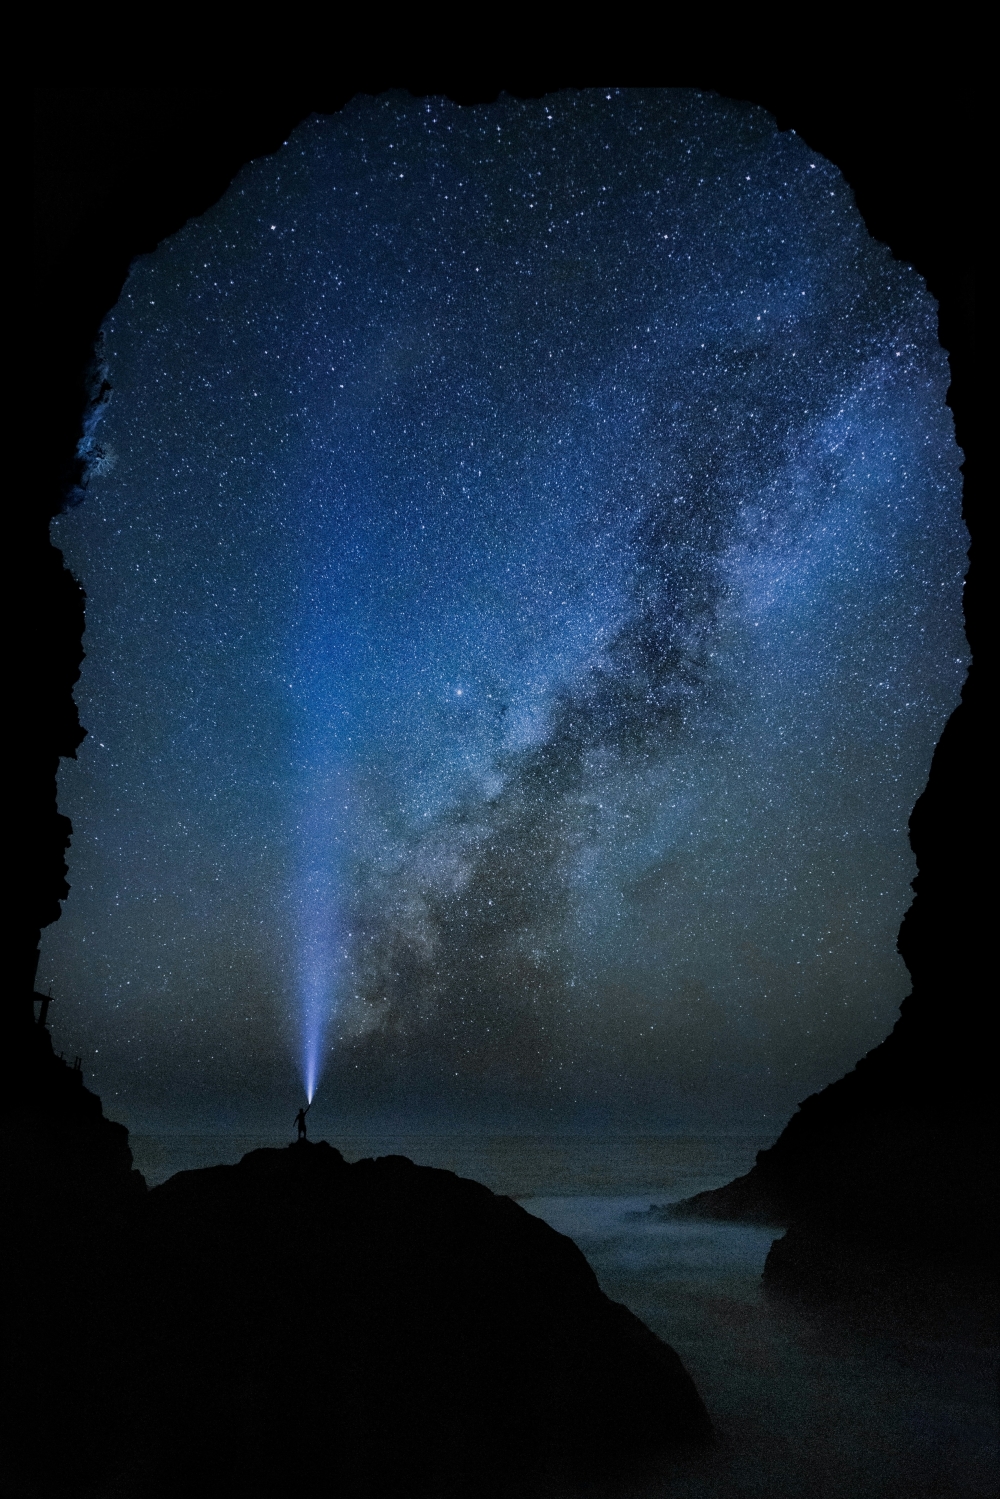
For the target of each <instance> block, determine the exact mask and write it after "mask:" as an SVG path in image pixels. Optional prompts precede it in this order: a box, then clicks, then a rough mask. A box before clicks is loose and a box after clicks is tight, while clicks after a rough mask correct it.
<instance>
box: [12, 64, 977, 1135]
mask: <svg viewBox="0 0 1000 1499" xmlns="http://www.w3.org/2000/svg"><path fill="white" fill-rule="evenodd" d="M936 324H937V314H936V304H935V303H934V301H933V300H932V298H931V297H930V296H929V295H928V293H927V291H926V289H925V287H924V285H923V283H922V281H921V280H920V278H919V277H918V276H917V275H916V274H915V273H914V272H913V271H912V270H911V269H910V268H908V267H907V266H905V265H903V264H901V263H900V262H898V261H896V260H894V259H893V258H892V256H891V254H890V252H889V251H888V249H887V248H886V247H885V246H883V245H880V244H877V243H876V242H875V241H873V240H872V239H870V237H869V236H868V234H867V231H866V229H865V227H864V224H863V223H862V220H861V218H860V216H859V214H858V212H857V210H856V208H855V206H854V203H853V199H852V197H851V193H850V190H849V189H848V187H847V185H846V184H845V183H844V181H843V179H842V178H841V176H840V174H839V172H838V171H837V170H836V169H835V168H834V167H832V166H831V165H830V164H829V163H828V162H826V161H825V160H824V159H823V158H821V157H818V156H816V155H815V154H814V153H812V152H811V151H810V150H809V149H808V148H807V147H806V146H805V145H804V143H803V142H802V141H801V140H800V139H799V138H798V137H797V136H795V135H794V134H793V133H791V132H789V133H784V134H782V133H780V132H778V131H777V129H776V128H775V125H774V122H773V121H772V120H771V118H770V117H769V116H768V115H767V114H766V113H764V111H762V110H760V109H758V108H756V107H753V106H750V105H746V104H741V103H736V102H732V101H728V100H723V99H720V98H717V97H715V96H712V95H704V94H697V93H694V92H689V91H683V90H681V91H674V90H648V91H632V90H625V91H619V92H614V91H612V92H608V91H606V90H589V91H585V92H583V93H565V94H554V95H551V96H549V97H548V98H546V99H544V100H542V101H538V102H530V103H520V102H517V101H513V100H508V99H501V100H500V101H499V102H498V103H497V104H495V105H491V106H484V107H476V108H462V107H459V106H457V105H453V104H450V103H447V102H442V101H433V100H431V101H428V100H420V99H413V98H411V97H409V96H408V95H404V94H390V95H383V96H382V97H380V98H377V99H370V98H369V99H358V100H356V101H354V102H353V103H352V104H350V105H349V106H348V107H347V108H346V109H345V110H344V111H343V112H341V113H340V114H337V115H333V116H328V117H322V118H319V117H316V118H313V119H312V120H310V121H308V122H307V123H305V124H304V125H302V126H301V127H300V128H299V129H297V130H296V131H295V133H294V134H293V135H292V136H291V138H290V139H289V140H288V142H287V143H286V144H285V146H284V147H283V148H282V150H281V151H279V152H278V153H277V154H276V155H274V156H271V157H268V158H265V159H263V160H261V161H258V162H256V163H253V164H252V165H250V166H248V167H246V168H245V169H244V170H243V171H242V172H241V173H240V175H239V176H238V177H237V179H236V180H235V182H234V183H233V185H232V186H231V187H230V189H229V191H228V192H227V193H226V195H225V196H224V197H223V199H222V200H221V201H220V202H219V203H218V204H217V205H216V206H215V207H214V208H213V209H211V210H210V211H209V212H208V213H207V214H205V215H204V216H203V217H201V218H199V219H197V220H194V221H192V222H191V223H189V224H188V225H187V226H186V227H185V228H184V229H183V230H181V231H180V232H179V233H178V234H176V235H174V236H173V237H172V238H171V239H169V240H167V241H166V242H165V243H164V244H163V245H161V246H160V248H159V249H158V250H157V251H156V253H155V254H153V255H150V256H147V257H144V258H142V259H141V260H139V261H138V262H137V263H136V264H135V265H134V267H133V269H132V272H131V275H130V277H129V280H128V282H127V284H126V287H125V291H124V293H123V295H122V298H121V300H120V302H119V303H118V306H117V307H116V308H115V310H114V312H113V313H112V315H111V316H110V317H109V318H108V320H107V323H106V325H105V332H104V338H103V344H102V357H103V359H104V360H105V362H106V366H107V372H108V379H109V380H110V383H111V386H112V394H111V397H110V400H109V402H108V404H107V406H106V408H105V411H104V415H103V417H102V420H101V421H100V423H99V424H98V425H97V426H96V427H95V429H94V430H93V431H92V433H91V434H90V435H89V436H88V438H87V439H86V446H87V449H88V452H89V457H90V465H91V466H90V482H89V485H88V486H87V488H86V491H85V494H84V496H83V498H82V502H81V503H79V504H78V505H76V506H75V507H74V508H72V509H70V510H69V511H67V513H66V514H65V515H64V516H63V517H62V518H60V520H59V521H58V522H57V523H56V526H55V540H56V544H57V545H59V546H61V547H62V548H63V549H64V551H65V554H66V558H67V561H68V563H69V565H70V566H71V567H72V569H73V571H74V572H75V574H76V575H77V577H78V578H79V579H80V580H81V582H82V584H83V585H84V587H85V589H86V591H87V596H88V603H87V633H86V636H85V646H86V650H87V659H86V661H85V663H84V667H83V673H82V678H81V681H80V683H79V685H78V688H77V699H78V702H79V704H80V709H81V716H82V719H83V722H84V724H85V725H86V726H87V728H88V730H89V735H88V738H87V739H86V740H85V741H84V744H83V746H82V748H81V750H80V752H79V759H78V761H77V762H75V763H72V762H70V763H68V764H66V765H65V766H64V769H63V771H62V774H61V778H60V804H61V807H62V810H63V811H65V812H67V813H68V814H69V815H70V816H71V817H72V819H73V823H74V829H75V831H74V837H73V845H72V849H71V851H70V855H69V859H70V875H69V878H70V883H71V886H72V893H71V895H70V897H69V900H68V901H67V903H66V906H65V909H64V914H63V916H62V919H61V920H60V921H59V922H58V923H57V924H56V925H55V926H54V927H52V928H50V929H49V931H48V933H47V934H46V937H45V941H44V946H43V957H42V964H41V968H40V972H39V988H40V989H42V990H43V991H44V990H45V989H46V988H48V987H49V985H50V984H51V987H52V992H53V994H54V996H55V999H54V1001H53V1006H52V1012H51V1020H52V1028H53V1035H54V1040H55V1042H56V1045H57V1049H65V1050H66V1051H67V1052H68V1053H71V1054H72V1053H76V1052H79V1053H80V1054H82V1056H83V1059H84V1068H85V1072H86V1075H87V1078H88V1081H89V1082H90V1084H91V1086H93V1087H95V1088H96V1090H97V1091H99V1092H100V1093H101V1094H102V1095H103V1097H104V1102H105V1107H106V1109H107V1110H108V1112H109V1113H110V1114H111V1115H112V1116H113V1117H118V1118H123V1119H124V1120H125V1122H127V1123H132V1124H140V1125H141V1124H142V1123H143V1122H147V1123H148V1122H149V1121H155V1122H159V1123H160V1124H168V1123H170V1124H174V1125H176V1126H178V1127H180V1126H182V1125H183V1124H185V1123H190V1124H192V1125H197V1126H199V1127H204V1126H206V1125H208V1124H213V1125H225V1124H233V1125H235V1124H238V1123H242V1122H247V1123H249V1122H250V1121H254V1120H261V1119H264V1118H265V1117H268V1118H269V1117H272V1116H273V1117H274V1118H276V1119H282V1118H284V1116H285V1114H287V1113H288V1111H289V1108H292V1109H294V1108H295V1107H297V1106H298V1102H299V1098H300V1096H301V1093H302V1088H303V1079H304V1078H306V1077H307V1076H308V1075H310V1074H315V1075H317V1076H321V1082H320V1086H319V1092H318V1095H317V1110H322V1111H324V1113H325V1114H326V1116H327V1117H330V1118H335V1117H336V1118H342V1119H345V1120H346V1119H351V1120H355V1121H361V1120H367V1121H370V1122H378V1121H381V1120H389V1119H393V1120H402V1119H405V1120H407V1121H409V1122H411V1123H417V1122H420V1121H427V1122H430V1123H433V1124H443V1123H459V1122H460V1123H462V1124H463V1126H464V1125H465V1124H479V1125H483V1126H488V1127H503V1128H532V1129H533V1128H553V1129H556V1128H563V1127H566V1128H569V1127H601V1126H612V1127H622V1128H627V1127H634V1128H652V1127H660V1126H664V1127H666V1126H670V1125H678V1124H679V1125H682V1126H683V1125H687V1124H698V1125H704V1124H706V1123H710V1122H711V1123H716V1124H718V1125H720V1126H721V1127H726V1126H728V1125H731V1124H733V1123H736V1122H739V1121H741V1120H751V1119H753V1120H764V1119H765V1118H766V1119H767V1120H768V1121H769V1122H772V1123H773V1125H774V1128H775V1130H777V1129H778V1128H780V1125H781V1124H782V1123H783V1122H784V1118H785V1116H786V1115H787V1114H788V1112H789V1111H790V1109H791V1108H792V1107H793V1106H794V1104H795V1102H796V1101H798V1100H799V1099H800V1098H802V1097H804V1096H805V1095H806V1093H808V1092H810V1091H811V1090H812V1089H814V1088H815V1087H817V1086H819V1085H822V1084H823V1083H824V1082H828V1081H831V1080H832V1079H833V1078H835V1077H836V1076H838V1075H839V1074H840V1073H842V1072H843V1071H844V1070H845V1069H846V1068H848V1067H849V1066H851V1065H852V1064H853V1062H854V1061H855V1060H856V1059H857V1057H858V1056H859V1055H860V1054H861V1053H863V1052H864V1051H865V1050H866V1049H868V1048H869V1047H870V1046H872V1045H874V1044H875V1043H877V1042H878V1041H879V1040H880V1039H881V1038H882V1037H883V1036H884V1035H885V1034H886V1032H887V1031H888V1030H889V1028H890V1027H891V1025H892V1023H893V1020H894V1018H895V1012H896V1009H897V1007H898V1005H899V1003H900V1001H901V1000H902V998H903V997H904V996H905V994H906V992H907V989H908V982H907V979H908V976H907V973H906V970H905V968H904V966H903V964H902V961H901V960H900V959H899V957H898V956H897V955H896V952H895V938H896V931H897V929H898V926H899V922H900V919H901V917H902V914H903V912H904V910H905V909H906V906H907V904H908V902H909V899H910V891H909V881H910V880H911V879H912V877H913V874H914V864H913V859H912V855H911V853H910V850H909V845H908V842H907V838H906V819H907V816H908V814H909V811H910V809H911V807H912V805H913V802H914V801H915V799H916V797H917V796H918V795H919V793H920V791H921V789H922V787H923V784H924V782H925V780H926V776H927V770H928V767H929V764H930V757H931V753H932V750H933V746H934V743H935V740H936V739H937V737H938V736H939V734H940V732H941V729H942V727H943V724H944V722H945V719H946V717H947V715H948V713H949V711H950V710H951V709H952V707H953V706H954V705H955V704H956V702H957V699H958V692H959V689H960V686H961V683H962V680H963V678H964V674H965V670H966V663H967V653H966V643H965V638H964V635H963V632H962V623H961V586H962V575H963V572H964V568H965V547H966V545H967V537H966V533H965V530H964V528H963V526H962V522H961V517H960V475H959V463H960V461H961V454H960V453H959V450H958V449H957V448H956V446H955V442H954V436H953V430H952V423H951V417H950V413H949V412H948V410H947V408H946V406H945V404H944V397H945V392H946V389H947V384H948V371H947V363H946V359H945V356H944V354H943V352H942V350H941V348H940V347H939V345H938V343H937V336H936Z"/></svg>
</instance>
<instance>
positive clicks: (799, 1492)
mask: <svg viewBox="0 0 1000 1499" xmlns="http://www.w3.org/2000/svg"><path fill="white" fill-rule="evenodd" d="M287 1143H289V1136H288V1135H287V1134H283V1135H281V1136H280V1137H278V1136H273V1135H272V1136H269V1135H263V1134H262V1135H255V1136H243V1135H235V1134H229V1135H182V1134H133V1135H132V1137H131V1145H132V1150H133V1154H134V1157H135V1165H136V1167H137V1169H138V1170H140V1171H141V1172H142V1173H143V1175H144V1176H145V1178H146V1181H147V1183H148V1184H149V1186H151V1187H153V1186H156V1185H158V1184H159V1183H160V1182H162V1181H165V1180H166V1179H167V1178H168V1177H169V1176H171V1175H173V1174H174V1172H176V1171H184V1170H191V1169H194V1168H198V1167H202V1166H212V1165H217V1164H219V1163H223V1162H235V1161H238V1160H239V1159H240V1157H241V1156H242V1155H243V1154H244V1153H245V1152H246V1151H248V1150H253V1149H256V1148H258V1147H259V1146H262V1145H271V1146H276V1145H277V1146H280V1145H285V1144H287ZM330 1143H331V1144H334V1145H336V1146H337V1147H338V1149H340V1150H341V1151H342V1153H343V1155H344V1156H345V1158H346V1159H347V1160H348V1161H354V1160H359V1159H361V1158H363V1157H366V1156H379V1155H390V1154H397V1155H406V1156H409V1157H410V1159H412V1160H413V1161H415V1162H416V1163H417V1164H418V1165H424V1166H436V1167H440V1168H444V1169H446V1170H450V1171H455V1172H457V1173H458V1174H459V1175H460V1176H466V1177H471V1178H472V1179H474V1180H476V1181H480V1182H483V1183H485V1184H486V1185H487V1186H488V1187H490V1188H491V1189H492V1190H493V1191H496V1192H501V1193H506V1194H507V1195H509V1196H511V1197H514V1198H516V1199H517V1200H518V1201H519V1202H520V1203H521V1204H522V1206H523V1207H524V1208H525V1209H526V1210H527V1211H528V1212H530V1213H534V1214H535V1215H536V1216H537V1217H539V1218H543V1219H544V1220H545V1221H546V1222H547V1223H549V1224H551V1225H552V1227H553V1228H555V1229H557V1230H558V1231H559V1232H560V1233H563V1234H567V1235H568V1236H569V1237H570V1238H572V1239H573V1240H574V1241H575V1242H576V1243H577V1244H578V1245H579V1247H580V1249H581V1250H582V1251H583V1253H584V1254H585V1255H586V1257H587V1259H588V1260H589V1262H590V1264H591V1265H592V1266H593V1268H594V1271H595V1272H596V1274H597V1276H598V1279H599V1281H600V1283H601V1286H602V1287H603V1289H604V1290H605V1292H606V1293H607V1294H608V1295H609V1296H610V1297H612V1299H613V1300H615V1301H620V1302H623V1303H624V1304H625V1305H626V1306H628V1307H629V1308H630V1309H631V1310H632V1311H633V1312H635V1313H636V1315H637V1316H639V1317H641V1318H642V1320H643V1321H644V1322H645V1323H646V1324H647V1326H649V1327H651V1328H652V1329H653V1331H654V1332H656V1333H657V1334H658V1335H659V1336H660V1337H661V1338H663V1339H664V1340H665V1341H666V1342H668V1343H670V1344H671V1345H672V1346H673V1347H674V1348H675V1349H676V1350H677V1352H678V1353H679V1354H680V1356H681V1358H682V1359H683V1361H684V1364H685V1365H686V1367H687V1369H688V1370H689V1371H690V1373H691V1375H692V1376H693V1378H694V1381H695V1383H696V1385H697V1387H698V1389H699V1391H700V1393H701V1396H702V1398H703V1400H704V1401H705V1404H706V1406H707V1407H708V1410H709V1413H710V1415H711V1418H712V1421H713V1423H714V1425H715V1428H716V1431H717V1434H718V1441H717V1443H716V1445H715V1447H714V1448H713V1449H712V1450H710V1451H709V1452H707V1453H704V1454H699V1455H697V1456H690V1457H689V1456H685V1457H682V1458H680V1459H677V1458H675V1459H673V1460H671V1461H668V1462H666V1463H665V1464H664V1465H663V1466H662V1467H661V1468H659V1469H658V1470H656V1471H650V1472H646V1473H644V1474H642V1475H635V1476H633V1477H632V1478H630V1479H628V1480H625V1481H622V1480H615V1481H614V1482H613V1483H610V1484H609V1483H607V1482H602V1481H595V1483H594V1485H593V1486H588V1487H587V1488H586V1489H581V1488H580V1486H579V1484H576V1485H575V1486H573V1487H571V1488H566V1487H563V1486H560V1485H559V1484H554V1485H553V1484H552V1483H551V1482H546V1483H544V1484H542V1485H541V1486H539V1487H537V1488H534V1489H532V1490H531V1491H530V1495H529V1494H528V1492H527V1491H526V1490H525V1489H524V1486H523V1484H519V1485H518V1487H517V1491H516V1492H517V1494H518V1495H524V1496H525V1499H548V1496H551V1499H570V1496H571V1495H575V1494H581V1495H582V1494H586V1496H587V1499H619V1496H621V1499H656V1496H663V1499H717V1496H718V1499H737V1496H747V1499H750V1496H753V1499H992V1496H993V1495H995V1493H996V1492H997V1487H998V1485H997V1478H998V1466H997V1451H998V1418H997V1399H996V1387H997V1364H996V1355H995V1350H993V1349H992V1348H988V1347H984V1346H981V1345H980V1344H979V1343H978V1342H977V1341H976V1340H975V1339H966V1338H959V1337H957V1336H954V1335H947V1334H933V1333H927V1332H916V1331H910V1332H904V1331H899V1330H894V1331H892V1332H888V1331H887V1330H886V1329H885V1328H884V1327H881V1328H876V1327H865V1326H859V1325H858V1323H857V1322H856V1321H855V1322H854V1323H851V1324H848V1323H845V1322H844V1321H842V1320H839V1319H837V1318H835V1317H833V1316H831V1315H828V1314H823V1313H820V1312H816V1311H807V1310H804V1309H802V1308H796V1307H791V1306H788V1305H786V1304H783V1303H779V1302H775V1301H774V1300H773V1299H771V1298H768V1297H765V1295H764V1294H763V1291H762V1288H761V1271H762V1269H763V1265H764V1260H765V1258H766V1256H767V1252H768V1249H769V1248H770V1245H771V1242H772V1240H773V1239H774V1238H775V1237H777V1236H778V1234H780V1232H781V1230H780V1229H777V1228H774V1229H772V1228H762V1227H744V1226H740V1225H734V1224H725V1223H709V1222H694V1221H690V1220H688V1221H677V1222H670V1221H669V1220H667V1221H664V1220H662V1219H659V1218H657V1217H656V1216H655V1215H650V1214H649V1212H648V1209H649V1208H650V1207H651V1206H652V1205H655V1204H661V1203H668V1202H672V1201H677V1200H678V1199H680V1198H682V1197H687V1196H690V1195H691V1194H692V1193H694V1192H699V1191H702V1190H705V1189H707V1188H710V1187H717V1186H721V1185H723V1183H725V1182H727V1181H731V1180H732V1178H733V1177H734V1176H737V1175H740V1174H741V1173H742V1172H744V1171H747V1170H748V1169H749V1168H750V1166H751V1165H752V1164H753V1160H754V1156H755V1154H756V1152H757V1150H759V1149H760V1148H761V1147H762V1146H765V1145H768V1144H770V1143H771V1137H768V1138H762V1137H751V1136H747V1135H737V1134H725V1135H723V1134H720V1135H659V1136H625V1135H612V1136H600V1135H577V1136H569V1135H561V1136H545V1135H522V1136H514V1135H483V1136H476V1135H431V1134H422V1135H412V1134H394V1135H391V1134H379V1135H367V1136H365V1135H345V1136H342V1137H332V1138H331V1139H330ZM511 1499H514V1490H512V1491H511Z"/></svg>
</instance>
